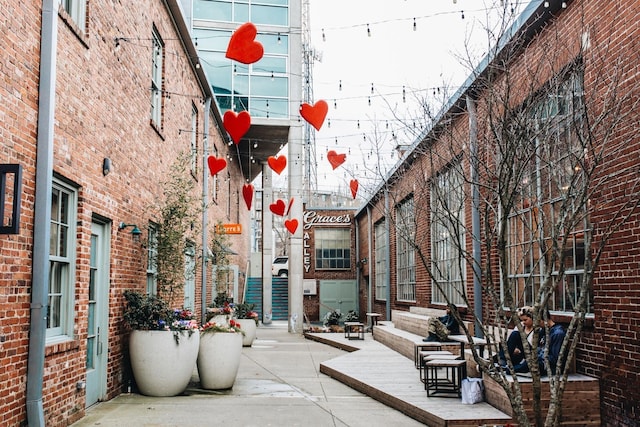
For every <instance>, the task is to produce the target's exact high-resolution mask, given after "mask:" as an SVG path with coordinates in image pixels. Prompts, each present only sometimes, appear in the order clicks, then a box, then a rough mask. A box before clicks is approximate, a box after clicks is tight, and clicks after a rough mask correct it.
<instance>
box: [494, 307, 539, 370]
mask: <svg viewBox="0 0 640 427" xmlns="http://www.w3.org/2000/svg"><path fill="white" fill-rule="evenodd" d="M518 317H519V318H520V323H521V324H522V328H523V329H524V333H525V335H526V336H527V341H528V342H529V348H530V349H531V345H532V344H533V336H534V333H533V332H534V329H535V328H534V327H533V312H532V308H531V307H529V306H525V307H521V308H519V309H518ZM504 350H505V349H504V347H503V346H502V345H501V346H500V355H499V357H500V364H501V365H502V366H503V367H505V366H507V359H506V355H505V352H504ZM507 352H508V355H509V358H510V359H511V363H513V365H514V367H516V372H520V371H519V370H518V367H520V368H521V369H525V368H526V371H524V372H528V371H529V367H528V366H527V365H526V364H524V365H520V364H521V363H522V361H523V360H524V357H525V352H524V346H523V345H522V338H521V337H520V331H519V330H518V328H513V331H511V333H510V334H509V337H508V338H507Z"/></svg>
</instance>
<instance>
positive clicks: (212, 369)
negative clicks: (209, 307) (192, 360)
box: [197, 319, 244, 390]
mask: <svg viewBox="0 0 640 427" xmlns="http://www.w3.org/2000/svg"><path fill="white" fill-rule="evenodd" d="M243 335H244V332H243V331H242V328H241V327H240V324H239V323H238V322H237V321H236V320H235V319H230V320H229V322H228V323H222V324H220V323H216V322H215V321H213V320H210V321H208V322H207V323H205V324H204V325H202V326H201V327H200V350H199V352H198V361H197V366H198V376H199V377H200V386H201V387H202V388H204V389H208V390H224V389H229V388H231V387H233V383H234V382H235V380H236V375H237V374H238V368H239V367H240V356H241V354H242V337H243Z"/></svg>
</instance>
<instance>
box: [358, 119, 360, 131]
mask: <svg viewBox="0 0 640 427" xmlns="http://www.w3.org/2000/svg"><path fill="white" fill-rule="evenodd" d="M358 129H360V120H358Z"/></svg>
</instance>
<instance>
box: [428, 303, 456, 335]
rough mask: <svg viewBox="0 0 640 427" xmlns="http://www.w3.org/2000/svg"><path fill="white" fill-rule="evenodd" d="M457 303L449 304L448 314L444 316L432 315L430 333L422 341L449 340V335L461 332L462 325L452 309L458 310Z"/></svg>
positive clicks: (429, 324)
mask: <svg viewBox="0 0 640 427" xmlns="http://www.w3.org/2000/svg"><path fill="white" fill-rule="evenodd" d="M457 309H458V308H457V307H456V305H455V304H451V305H449V306H447V314H445V315H444V316H442V317H430V318H429V323H428V329H427V330H428V331H429V335H428V336H427V337H426V338H424V339H423V340H422V341H425V342H430V341H449V335H458V334H460V325H459V324H458V321H457V320H456V318H455V317H454V315H453V314H452V313H451V310H457Z"/></svg>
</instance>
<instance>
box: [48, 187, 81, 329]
mask: <svg viewBox="0 0 640 427" xmlns="http://www.w3.org/2000/svg"><path fill="white" fill-rule="evenodd" d="M77 203H78V194H77V191H76V190H75V189H74V188H71V187H69V186H66V185H64V184H63V183H61V182H59V181H57V180H54V181H53V187H52V194H51V236H50V240H49V268H50V271H49V305H48V315H47V339H54V340H55V339H61V338H70V337H72V336H73V303H74V299H75V292H74V283H75V264H76V259H75V253H76V250H75V235H76V211H77Z"/></svg>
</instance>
